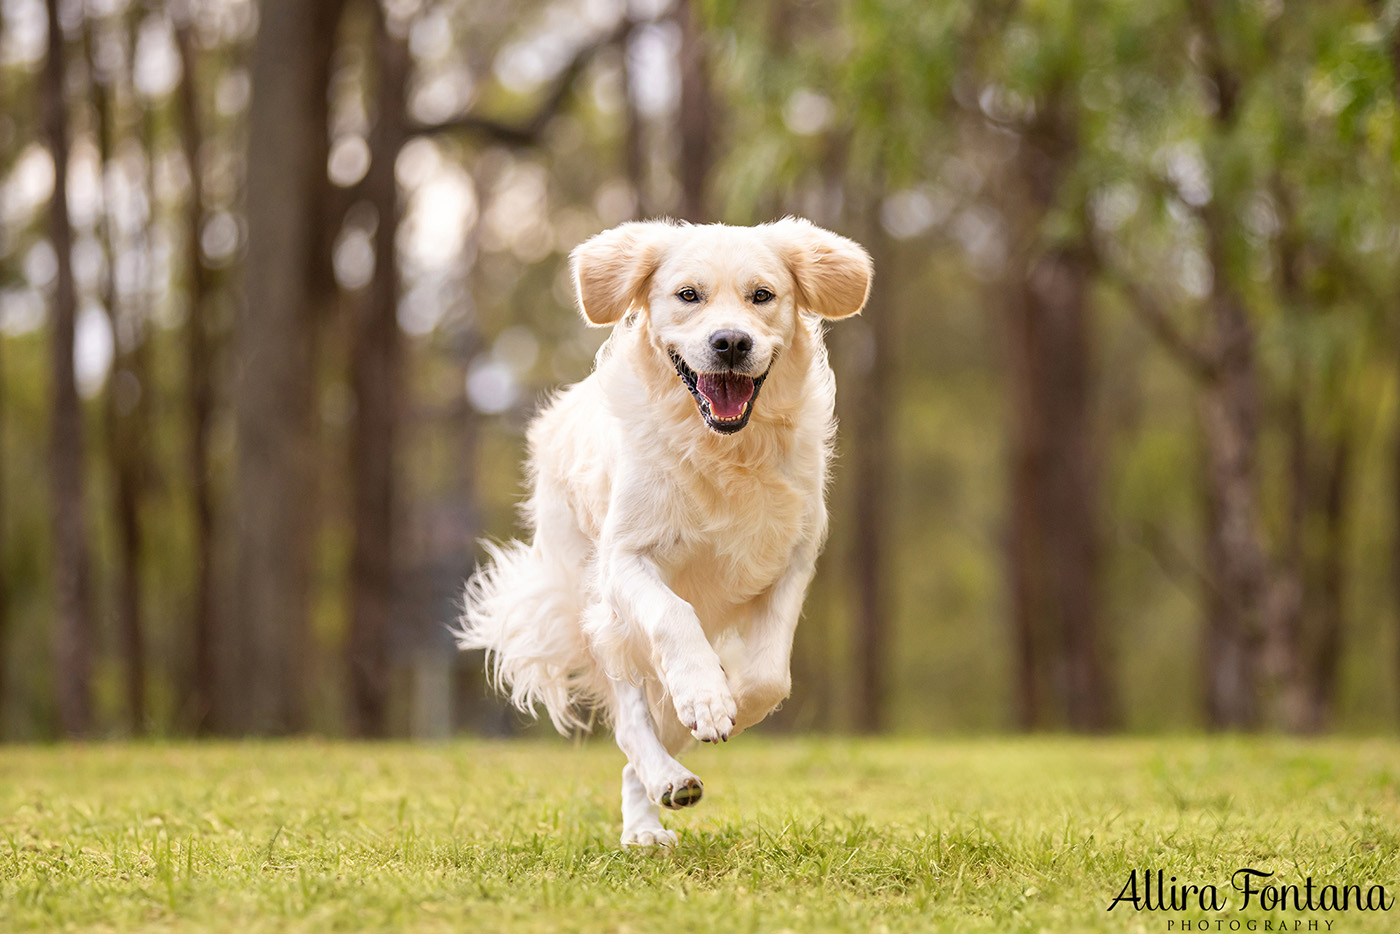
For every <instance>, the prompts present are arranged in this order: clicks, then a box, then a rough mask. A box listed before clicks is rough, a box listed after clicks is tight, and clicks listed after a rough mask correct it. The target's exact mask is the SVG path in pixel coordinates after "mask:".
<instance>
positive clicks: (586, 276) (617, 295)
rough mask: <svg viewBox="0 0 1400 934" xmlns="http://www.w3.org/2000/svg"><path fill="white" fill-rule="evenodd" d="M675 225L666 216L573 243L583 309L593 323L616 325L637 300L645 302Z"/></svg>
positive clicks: (573, 262)
mask: <svg viewBox="0 0 1400 934" xmlns="http://www.w3.org/2000/svg"><path fill="white" fill-rule="evenodd" d="M674 229H675V228H674V227H673V226H671V225H670V224H667V223H665V222H663V221H640V222H633V223H629V224H622V225H620V226H618V227H614V228H613V229H612V230H605V231H603V232H602V233H600V234H598V235H597V236H596V237H593V238H592V239H590V240H585V241H584V242H583V243H581V244H579V245H578V246H576V247H574V251H573V252H572V253H570V254H569V264H570V266H571V267H572V269H573V273H574V288H575V289H576V291H577V293H578V305H579V310H580V311H582V312H583V316H584V317H585V318H586V319H588V323H589V324H596V325H599V326H604V325H609V324H615V323H616V322H617V321H619V320H621V318H622V316H623V315H625V314H627V310H628V309H629V308H631V307H632V306H633V305H634V304H641V303H642V302H643V300H644V299H645V296H646V290H647V286H648V284H649V283H650V282H651V275H652V273H654V272H656V267H657V266H658V265H660V263H661V253H662V251H663V250H664V249H665V247H666V243H667V238H668V235H669V234H670V232H671V231H672V230H674Z"/></svg>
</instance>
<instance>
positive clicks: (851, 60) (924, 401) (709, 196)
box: [0, 0, 1400, 740]
mask: <svg viewBox="0 0 1400 934" xmlns="http://www.w3.org/2000/svg"><path fill="white" fill-rule="evenodd" d="M0 12H3V19H0V29H3V34H2V35H0V102H3V103H0V334H2V335H3V337H2V338H0V369H3V373H2V374H0V387H3V389H2V391H0V467H2V468H3V470H0V528H2V529H3V536H0V544H2V545H3V554H0V662H3V664H0V736H3V737H4V738H6V739H12V740H27V739H42V738H48V737H55V736H85V735H86V736H103V735H132V734H142V733H148V734H157V735H168V734H209V733H225V734H248V733H285V732H295V731H302V730H310V731H318V732H324V733H329V734H351V735H361V736H378V735H416V736H440V735H445V734H448V733H451V732H454V731H485V732H492V733H503V732H510V731H513V730H516V729H518V728H519V727H520V721H519V719H518V718H517V717H513V716H510V715H507V714H506V713H505V712H503V711H502V710H501V708H500V706H499V705H498V704H497V703H496V702H495V701H494V700H491V699H490V698H489V697H488V695H487V692H486V690H485V687H484V684H483V679H482V676H481V671H480V669H481V659H480V658H479V657H477V656H465V657H463V656H458V655H457V654H456V653H455V652H454V651H453V649H452V646H451V644H450V641H449V639H448V638H447V635H446V631H445V623H447V622H448V621H450V620H451V619H452V617H453V615H454V604H455V602H456V599H457V595H458V592H459V588H460V585H461V583H462V581H463V579H464V578H465V577H466V576H467V575H468V573H469V572H470V570H471V568H472V565H473V562H474V560H475V558H476V556H477V555H478V553H479V552H478V550H477V546H476V544H475V543H476V540H477V539H478V538H479V537H480V536H483V535H489V536H494V537H505V536H509V535H511V534H512V533H513V531H514V528H515V526H514V506H515V503H516V502H517V501H518V499H519V495H520V482H521V472H520V460H521V456H522V428H523V425H524V424H525V422H526V421H527V419H528V418H529V416H530V413H531V412H532V410H533V409H534V408H535V407H536V406H537V405H538V404H539V401H540V400H541V398H543V397H544V395H545V393H547V392H548V390H549V389H550V388H551V387H553V386H557V385H559V384H561V383H565V382H569V381H573V380H577V379H580V378H582V377H583V376H584V375H585V374H586V373H587V372H588V371H589V367H590V361H591V357H592V354H593V352H594V351H595V349H596V348H597V346H598V344H599V343H600V341H601V340H602V339H603V337H604V336H605V335H604V334H602V333H600V332H597V331H591V330H588V329H586V328H585V327H584V326H583V324H582V322H581V320H580V318H579V317H578V315H577V314H576V313H575V311H574V309H573V307H572V294H571V287H570V282H569V278H568V272H567V265H566V262H565V257H566V255H567V253H568V251H569V250H570V249H571V248H572V247H573V246H574V245H576V244H577V243H579V242H580V241H581V240H583V239H584V238H586V237H588V236H589V235H591V234H593V233H595V232H597V231H599V230H601V229H604V228H606V227H609V226H612V225H614V224H617V223H619V222H621V221H624V220H628V219H632V218H639V217H650V216H658V215H670V216H675V217H682V218H686V219H689V220H692V221H714V220H722V221H726V222H731V223H741V224H748V223H755V222H760V221H765V220H770V219H773V218H776V217H779V216H781V215H783V214H786V213H795V214H801V215H805V216H807V217H810V218H811V219H813V220H814V221H816V222H817V223H819V224H822V225H824V226H828V227H830V228H832V229H835V230H837V231H839V232H841V233H844V234H847V235H849V236H851V237H853V238H855V239H857V240H859V241H861V242H862V243H864V244H865V245H866V246H867V247H868V248H869V249H870V250H871V252H872V253H873V255H874V257H875V260H876V268H877V279H876V289H875V292H874V295H873V298H872V302H871V305H870V307H869V309H868V311H867V313H866V314H865V315H864V316H863V317H861V318H859V319H854V320H852V321H848V322H843V323H841V324H839V325H837V326H834V327H833V328H832V329H831V332H830V335H829V341H830V343H831V345H832V348H833V355H834V362H835V365H836V367H837V371H838V381H839V385H840V401H839V407H840V414H841V419H842V421H841V432H840V452H841V453H840V459H839V461H838V464H837V469H836V475H835V481H834V486H833V494H832V508H833V526H832V528H833V535H832V539H831V543H830V545H829V547H828V549H827V552H826V554H825V556H824V557H823V559H822V563H821V565H820V569H819V573H818V579H817V581H816V583H815V585H814V588H813V592H812V594H811V596H810V598H809V600H808V605H807V615H806V621H805V622H804V624H803V627H802V628H801V629H800V630H799V637H798V644H797V647H796V650H795V657H794V677H795V688H794V694H793V697H792V699H791V700H790V701H789V702H788V703H787V705H786V706H785V707H784V708H783V710H782V711H781V712H780V713H779V714H778V715H777V717H776V723H775V725H774V726H773V727H770V728H777V729H794V730H803V729H813V730H842V731H845V730H853V731H876V730H896V731H906V732H910V731H931V730H937V731H994V730H1002V729H1072V730H1083V731H1101V730H1114V729H1127V730H1136V731H1151V730H1179V729H1194V728H1218V729H1277V730H1287V731H1298V732H1310V731H1317V730H1323V729H1343V730H1348V731H1390V730H1393V729H1394V726H1395V723H1396V721H1397V717H1400V690H1398V688H1400V637H1398V636H1400V607H1398V606H1397V600H1396V595H1395V585H1396V582H1397V581H1400V538H1398V537H1397V528H1400V431H1397V397H1398V395H1400V393H1397V388H1398V387H1400V376H1398V375H1397V374H1400V366H1397V361H1400V264H1397V261H1396V257H1397V255H1400V173H1397V166H1400V108H1398V107H1397V103H1398V102H1400V3H1397V2H1396V0H1373V2H1346V0H1342V2H1333V3H1326V4H1314V3H1283V2H1280V0H1250V2H1228V0H1227V2H1219V3H1216V2H1207V0H1087V2H1083V0H1034V2H1032V0H1022V2H1014V0H997V2H981V3H976V2H967V0H933V2H928V0H856V2H851V3H839V2H836V0H760V2H749V3H742V4H741V3H739V2H737V0H631V2H627V0H513V2H486V0H263V2H262V3H261V4H258V3H255V2H253V0H0Z"/></svg>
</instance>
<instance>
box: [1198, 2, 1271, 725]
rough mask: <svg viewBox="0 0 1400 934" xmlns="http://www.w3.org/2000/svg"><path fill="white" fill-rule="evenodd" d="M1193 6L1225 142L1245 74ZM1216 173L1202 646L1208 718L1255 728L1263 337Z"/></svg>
mask: <svg viewBox="0 0 1400 934" xmlns="http://www.w3.org/2000/svg"><path fill="white" fill-rule="evenodd" d="M1189 7H1190V15H1191V18H1192V20H1193V21H1194V24H1195V27H1196V29H1197V30H1198V32H1199V34H1200V37H1201V40H1202V54H1201V56H1200V61H1201V74H1200V78H1201V81H1202V84H1203V85H1204V86H1205V87H1206V90H1207V93H1208V94H1209V95H1210V96H1211V97H1212V98H1213V100H1212V104H1213V109H1214V115H1213V121H1214V128H1213V132H1214V133H1215V134H1216V135H1217V137H1218V138H1219V139H1220V140H1222V141H1224V140H1228V139H1229V138H1230V137H1231V136H1232V135H1233V134H1234V133H1235V131H1236V124H1237V121H1238V116H1239V110H1240V101H1239V94H1240V80H1239V78H1238V76H1237V75H1235V74H1234V73H1233V72H1232V71H1231V69H1230V67H1229V66H1228V65H1227V63H1226V60H1225V55H1224V52H1223V49H1222V47H1221V42H1220V37H1219V35H1218V32H1217V24H1216V21H1215V16H1216V15H1217V14H1216V11H1215V10H1214V9H1213V8H1212V7H1210V6H1209V5H1208V4H1206V3H1205V2H1204V0H1190V3H1189ZM1211 169H1212V173H1213V174H1212V181H1213V182H1214V184H1215V185H1216V186H1217V187H1216V190H1214V191H1213V192H1212V197H1211V199H1210V200H1209V201H1208V202H1206V203H1205V204H1204V205H1202V206H1200V207H1199V208H1197V209H1196V213H1197V217H1198V218H1199V220H1200V223H1201V226H1202V228H1203V232H1204V234H1205V241H1206V255H1207V259H1208V260H1209V261H1210V264H1211V271H1212V276H1211V286H1210V294H1209V296H1208V297H1207V299H1206V314H1207V322H1208V328H1207V336H1206V348H1205V352H1206V356H1207V358H1208V359H1209V360H1210V362H1211V366H1210V368H1209V370H1208V371H1207V372H1206V373H1205V379H1204V383H1203V386H1202V395H1201V424H1202V429H1203V440H1204V456H1205V478H1204V479H1205V490H1204V492H1205V505H1206V527H1205V536H1206V541H1205V556H1206V569H1205V570H1206V581H1207V583H1206V586H1207V588H1208V589H1209V593H1208V595H1207V600H1206V606H1207V609H1208V618H1207V620H1206V627H1205V641H1204V645H1203V662H1204V665H1205V684H1206V716H1207V720H1208V722H1209V724H1210V726H1211V727H1213V728H1216V729H1253V728H1255V727H1257V726H1258V725H1259V724H1260V722H1261V711H1260V705H1259V668H1260V661H1261V650H1262V649H1263V646H1264V644H1265V638H1266V634H1267V633H1269V632H1270V630H1271V629H1273V630H1275V636H1272V637H1271V638H1274V639H1275V641H1276V642H1277V639H1278V635H1277V632H1276V630H1277V625H1278V624H1281V622H1282V619H1281V617H1279V615H1278V614H1272V618H1266V616H1269V615H1270V614H1267V612H1266V604H1267V602H1268V599H1267V598H1268V596H1269V584H1270V568H1269V565H1268V559H1267V556H1266V554H1265V551H1264V548H1263V544H1262V542H1261V539H1260V529H1259V502H1258V495H1259V494H1258V474H1257V460H1258V447H1259V399H1260V388H1259V379H1258V374H1257V371H1256V367H1255V359H1254V358H1255V347H1256V344H1257V337H1256V335H1255V333H1254V326H1253V323H1252V322H1251V320H1250V316H1249V309H1248V308H1247V307H1246V305H1245V301H1244V298H1243V296H1242V295H1241V294H1240V293H1239V292H1238V291H1237V290H1236V289H1235V287H1234V284H1233V276H1234V270H1233V269H1232V268H1231V265H1230V248H1229V241H1230V237H1231V236H1232V230H1231V226H1232V221H1231V214H1230V213H1229V211H1228V209H1227V206H1226V203H1227V202H1228V201H1229V199H1230V193H1229V192H1228V191H1226V190H1223V187H1224V186H1223V184H1222V183H1223V182H1224V181H1225V179H1224V175H1223V173H1222V172H1220V171H1218V169H1219V167H1218V166H1211Z"/></svg>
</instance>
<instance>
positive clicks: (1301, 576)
mask: <svg viewBox="0 0 1400 934" xmlns="http://www.w3.org/2000/svg"><path fill="white" fill-rule="evenodd" d="M1273 188H1274V200H1275V203H1276V204H1277V205H1278V208H1279V214H1280V219H1281V221H1282V224H1281V228H1282V230H1281V233H1280V235H1279V237H1278V240H1277V243H1278V250H1277V264H1276V265H1277V281H1278V288H1279V293H1280V294H1279V297H1280V301H1281V304H1282V305H1283V308H1284V312H1285V314H1286V315H1288V316H1289V317H1290V318H1291V319H1292V324H1293V326H1294V327H1295V328H1298V329H1299V330H1300V332H1301V329H1303V328H1304V327H1306V324H1307V320H1306V318H1307V316H1314V315H1317V314H1319V313H1321V311H1322V306H1321V305H1319V304H1318V303H1317V302H1316V301H1315V300H1314V299H1313V297H1312V296H1310V295H1309V294H1308V293H1307V289H1306V285H1305V281H1304V269H1303V266H1304V262H1303V252H1304V249H1305V244H1304V242H1303V238H1302V236H1301V234H1300V233H1299V228H1298V223H1297V216H1296V211H1295V209H1294V203H1295V198H1294V197H1293V194H1292V192H1291V191H1289V189H1288V188H1287V187H1286V186H1285V184H1284V183H1283V181H1282V179H1281V178H1280V177H1278V176H1275V179H1274V185H1273ZM1335 272H1336V273H1337V274H1338V277H1339V279H1344V278H1345V277H1346V271H1345V270H1335ZM1295 354H1296V355H1297V356H1296V359H1295V361H1294V365H1293V370H1292V373H1291V376H1290V378H1289V380H1288V385H1287V389H1286V393H1285V400H1284V406H1283V408H1284V421H1285V429H1286V434H1287V438H1288V450H1289V470H1288V485H1289V503H1288V513H1287V523H1286V526H1285V538H1284V548H1283V554H1284V561H1283V563H1282V566H1281V567H1280V568H1278V569H1276V578H1277V579H1276V580H1275V581H1274V583H1273V588H1274V596H1273V599H1274V600H1276V601H1277V605H1276V606H1275V607H1274V608H1272V609H1271V611H1270V612H1272V613H1277V614H1279V621H1278V623H1277V624H1276V627H1275V633H1274V635H1275V641H1276V642H1280V643H1281V644H1277V645H1274V646H1271V648H1270V650H1269V652H1268V653H1267V654H1266V661H1267V662H1268V663H1269V666H1270V667H1271V668H1272V671H1271V674H1272V675H1273V676H1274V677H1276V678H1277V679H1278V681H1279V684H1280V696H1279V697H1278V699H1277V702H1278V703H1277V706H1278V708H1279V710H1278V713H1279V718H1280V723H1281V725H1282V726H1283V727H1284V728H1285V729H1287V730H1289V731H1291V732H1299V733H1317V732H1321V731H1322V730H1324V729H1326V728H1327V726H1328V725H1329V723H1330V721H1331V717H1332V710H1333V708H1334V706H1335V701H1336V689H1337V674H1338V665H1339V663H1340V659H1341V645H1342V639H1343V634H1344V631H1345V628H1346V613H1345V594H1346V586H1347V575H1348V566H1347V562H1346V560H1345V552H1346V544H1347V534H1348V530H1349V527H1350V513H1351V510H1350V502H1351V483H1352V469H1353V457H1352V419H1353V416H1352V412H1351V403H1350V401H1349V400H1348V399H1347V398H1346V397H1345V392H1344V389H1343V387H1342V386H1341V385H1339V383H1340V381H1339V380H1338V379H1337V378H1336V377H1335V376H1333V377H1332V378H1330V379H1329V378H1328V374H1327V373H1326V371H1324V373H1323V374H1322V379H1321V380H1314V379H1312V378H1311V377H1312V371H1311V368H1310V367H1309V366H1308V365H1307V363H1306V362H1305V360H1304V358H1303V356H1302V354H1301V352H1300V351H1298V350H1295ZM1310 394H1320V396H1321V398H1322V399H1323V400H1325V405H1324V406H1323V407H1322V409H1323V410H1322V413H1321V414H1320V415H1318V416H1316V417H1315V419H1309V417H1308V412H1307V407H1306V400H1307V398H1308V396H1309V395H1310ZM1312 421H1317V422H1320V423H1321V424H1312V423H1311V422H1312Z"/></svg>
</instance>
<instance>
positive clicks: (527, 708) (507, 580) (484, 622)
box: [452, 541, 603, 736]
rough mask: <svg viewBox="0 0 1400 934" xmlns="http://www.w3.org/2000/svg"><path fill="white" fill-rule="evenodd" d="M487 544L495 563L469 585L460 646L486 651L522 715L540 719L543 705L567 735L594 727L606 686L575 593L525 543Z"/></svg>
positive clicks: (495, 679) (499, 683)
mask: <svg viewBox="0 0 1400 934" xmlns="http://www.w3.org/2000/svg"><path fill="white" fill-rule="evenodd" d="M483 546H484V547H485V549H486V553H487V555H488V557H489V559H490V560H489V561H488V562H486V563H485V564H483V565H481V566H480V567H479V568H478V569H477V572H476V573H475V574H473V575H472V577H471V579H470V580H469V581H467V589H466V598H465V604H464V606H463V610H462V618H461V621H460V623H459V625H458V628H457V629H455V630H453V633H452V634H453V635H454V636H455V637H456V639H457V645H458V647H460V648H462V649H485V650H486V666H487V672H488V674H489V676H490V678H491V682H492V684H494V685H495V687H496V688H497V690H499V691H501V692H502V693H504V694H507V695H509V697H510V701H511V703H512V704H514V705H515V706H516V707H517V708H519V709H520V710H522V711H524V712H526V713H528V714H530V715H531V716H536V715H537V714H536V710H535V708H536V705H540V704H542V705H543V706H544V708H545V710H546V711H547V712H548V713H549V719H550V720H551V721H553V723H554V728H555V729H557V730H558V731H559V732H560V733H563V734H564V735H565V736H568V735H570V734H571V733H573V732H574V731H575V730H578V729H582V730H587V729H588V728H589V726H590V724H589V723H588V722H586V721H585V720H584V717H583V714H584V713H585V712H586V711H587V710H588V709H589V708H592V707H596V706H599V705H600V704H601V703H602V702H603V698H602V696H601V693H602V690H603V688H602V685H600V684H599V672H598V670H597V665H596V663H595V662H594V661H593V659H592V657H591V655H590V654H589V652H588V647H587V644H586V643H585V642H584V638H583V633H582V631H581V630H580V628H579V614H580V609H579V607H578V606H576V605H575V601H574V599H573V598H572V597H571V594H572V593H573V590H572V589H571V588H570V587H569V586H568V585H567V583H566V582H564V581H561V580H560V576H559V574H558V573H556V572H555V571H554V570H553V569H552V568H550V567H549V566H548V564H547V562H546V561H545V560H544V559H543V558H542V556H540V555H539V554H538V553H537V552H536V551H535V549H533V548H531V547H530V546H529V545H527V544H525V543H524V542H519V541H510V542H505V543H504V544H499V543H496V542H484V543H483Z"/></svg>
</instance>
